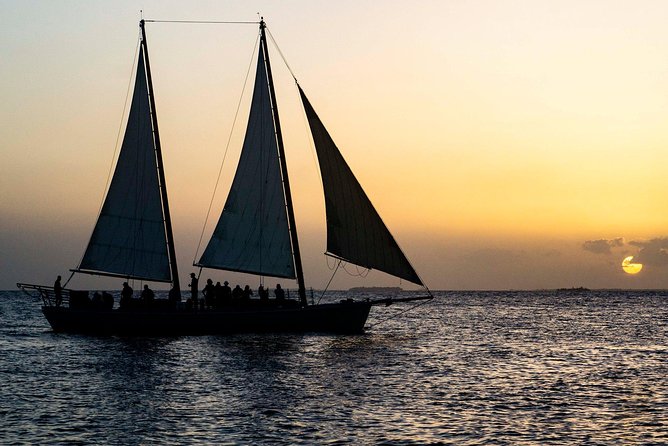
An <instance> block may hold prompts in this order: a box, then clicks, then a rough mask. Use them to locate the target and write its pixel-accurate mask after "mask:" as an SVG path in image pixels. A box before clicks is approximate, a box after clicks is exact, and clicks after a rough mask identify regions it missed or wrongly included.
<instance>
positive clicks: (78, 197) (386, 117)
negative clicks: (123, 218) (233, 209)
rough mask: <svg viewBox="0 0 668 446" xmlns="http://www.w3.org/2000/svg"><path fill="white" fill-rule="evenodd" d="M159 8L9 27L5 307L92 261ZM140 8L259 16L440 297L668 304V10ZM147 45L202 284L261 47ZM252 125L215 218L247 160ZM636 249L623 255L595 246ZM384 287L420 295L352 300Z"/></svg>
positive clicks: (302, 202)
mask: <svg viewBox="0 0 668 446" xmlns="http://www.w3.org/2000/svg"><path fill="white" fill-rule="evenodd" d="M138 7H139V6H137V4H136V3H135V2H130V1H127V2H124V1H121V2H115V3H114V5H113V7H111V8H110V7H109V5H108V4H106V3H104V2H84V1H72V2H66V3H60V2H49V1H36V2H29V3H28V2H2V3H0V25H1V26H0V34H1V37H0V41H2V42H3V44H2V45H1V46H0V61H2V62H0V63H1V64H2V71H3V78H2V81H1V83H0V92H1V93H2V98H3V100H2V101H1V102H0V215H2V217H3V218H2V221H1V222H0V250H1V251H0V254H1V258H2V260H1V261H2V264H1V265H0V270H1V271H0V288H11V287H13V286H14V283H15V282H17V281H28V282H30V281H39V280H41V281H46V282H47V283H48V282H51V281H52V280H53V279H52V277H54V276H55V275H57V274H64V273H65V272H66V271H67V269H69V268H73V267H75V266H76V265H77V263H78V260H79V259H80V256H81V254H82V253H83V250H84V248H85V243H86V241H87V238H88V236H89V235H90V232H91V231H92V225H93V224H94V222H95V218H96V215H97V211H98V209H99V206H100V202H101V199H102V194H103V191H104V184H105V180H106V177H107V173H108V171H109V166H110V164H111V163H112V157H113V154H114V148H115V142H116V137H117V133H118V131H119V128H120V127H121V122H122V118H123V117H122V113H123V106H124V101H125V94H126V90H127V87H128V82H129V81H130V80H131V72H132V64H133V58H134V51H135V47H136V44H137V37H138V26H137V22H138V18H139V17H138V10H137V8H138ZM142 7H143V9H144V14H145V16H146V17H147V18H165V19H181V20H183V19H209V20H256V19H257V16H256V14H255V13H256V12H257V11H261V12H262V14H263V15H264V16H265V19H266V20H267V22H268V25H269V29H270V31H271V33H272V34H273V36H274V37H275V38H276V40H277V42H278V44H279V45H280V47H281V50H282V52H283V53H284V55H285V56H286V58H287V60H288V62H289V64H290V67H291V68H292V70H293V71H294V72H295V74H296V76H297V78H298V79H299V81H300V84H301V85H302V87H303V88H304V90H305V91H306V94H307V95H308V96H309V98H310V99H311V101H312V103H313V105H314V107H315V108H316V110H317V111H318V113H319V115H320V117H321V118H322V120H323V122H324V123H325V125H326V126H327V128H328V129H329V131H330V133H331V134H332V136H333V138H334V140H335V141H336V142H337V144H338V146H339V147H340V149H341V151H342V153H343V155H344V157H345V158H346V159H347V161H348V163H349V164H350V165H351V167H352V169H353V171H354V172H355V173H356V174H357V176H358V178H359V180H360V182H361V183H362V185H363V186H364V187H365V189H366V191H367V194H368V195H369V196H370V198H371V200H372V201H373V203H374V204H375V205H376V207H377V208H378V210H379V212H380V214H381V215H382V217H383V219H384V220H385V222H386V224H387V225H388V227H389V228H390V230H392V231H393V233H394V234H395V237H396V238H397V241H398V242H399V244H400V245H401V246H402V247H403V248H404V250H405V251H406V253H407V255H408V257H409V258H410V259H411V261H412V263H413V264H414V266H415V267H416V269H417V270H418V272H420V273H421V275H422V276H423V278H424V279H425V281H426V282H427V284H428V285H429V286H430V287H432V288H435V289H439V288H469V289H475V288H504V289H505V288H541V287H561V286H564V287H570V286H589V287H632V288H643V287H649V288H655V287H666V286H668V275H666V274H665V273H666V272H667V271H666V266H668V261H664V257H663V255H664V254H665V253H666V252H668V251H663V250H668V242H666V243H664V242H663V241H662V240H663V237H668V234H667V232H668V230H667V229H668V228H667V225H666V222H667V221H668V204H667V203H668V202H667V201H666V200H665V198H664V193H665V192H664V191H665V190H666V189H667V186H668V184H666V179H665V173H664V171H665V169H666V167H665V166H668V150H666V146H667V143H668V132H666V130H665V128H666V126H665V122H666V118H668V95H666V94H665V92H666V89H667V86H668V58H666V54H668V35H667V34H666V33H665V22H666V18H667V16H668V4H666V3H664V2H660V1H644V2H643V1H641V2H634V3H631V2H615V1H612V2H611V1H605V2H604V1H577V2H576V1H566V2H551V1H509V2H495V1H466V2H465V1H453V2H438V1H434V2H427V1H417V2H410V3H409V2H359V1H344V2H329V3H328V2H306V1H287V2H280V3H277V2H244V3H240V4H238V5H228V4H224V5H223V4H220V3H219V2H198V3H197V4H195V5H194V6H193V5H189V6H188V7H187V8H184V7H182V6H181V5H179V4H177V3H169V2H167V3H165V2H154V1H150V2H144V3H143V4H142ZM147 32H148V41H149V47H150V50H151V63H152V67H153V76H154V83H155V90H156V100H157V111H158V117H159V120H160V129H161V136H162V145H163V149H164V156H165V163H166V171H167V174H168V188H169V191H170V195H171V205H172V209H173V215H174V227H175V232H176V238H177V249H178V251H179V253H180V254H179V257H180V260H181V265H182V266H181V269H182V274H181V275H182V276H183V277H185V276H186V274H187V272H189V271H190V266H189V265H190V264H191V262H192V259H193V257H194V255H195V250H196V245H197V241H198V239H199V235H200V232H201V230H202V225H203V223H204V216H205V214H206V209H207V206H208V203H209V200H210V199H211V193H212V190H213V185H214V183H215V177H216V175H217V172H218V167H219V165H220V161H221V159H222V154H223V152H224V149H225V144H226V141H227V138H228V136H229V135H230V129H231V125H232V118H233V116H234V112H235V109H236V105H237V101H238V99H239V94H240V89H241V86H242V85H243V79H244V76H245V74H246V69H247V67H248V64H249V63H250V60H251V52H252V50H253V45H254V42H255V36H256V28H255V27H253V26H220V25H217V26H213V25H197V26H195V25H168V24H148V25H147ZM273 57H274V67H275V68H274V70H275V72H276V78H277V79H276V83H277V89H278V100H279V105H280V107H281V116H282V118H283V123H284V124H283V125H284V132H285V141H286V150H287V156H288V164H289V169H290V172H291V175H292V183H293V186H294V192H293V194H294V197H295V203H296V206H297V209H298V210H297V223H298V225H299V229H300V233H301V238H302V239H303V240H304V242H303V244H304V248H303V250H304V251H305V257H306V258H307V259H309V262H308V264H307V268H306V273H307V280H309V278H310V279H311V280H310V286H313V287H315V288H319V287H322V286H323V285H324V284H325V283H326V282H327V280H328V279H329V270H328V269H327V262H326V260H325V259H324V257H323V256H322V252H323V251H324V233H323V231H324V228H323V225H324V204H323V203H322V198H321V192H320V185H319V178H318V174H317V172H315V171H314V168H315V164H316V162H315V158H314V156H315V155H314V153H313V149H312V146H311V143H310V140H309V139H308V138H309V137H308V134H307V133H306V124H305V118H304V116H303V113H302V112H301V110H300V109H299V102H298V96H297V94H296V90H295V88H294V84H293V83H292V82H291V81H290V77H289V73H288V72H287V70H286V69H285V66H284V65H283V64H282V63H281V62H280V58H279V56H278V55H277V54H276V52H274V55H273ZM244 104H246V105H245V108H244V106H242V111H243V110H244V109H247V102H244ZM240 119H241V121H240V123H238V124H237V127H236V128H235V132H234V134H233V138H232V144H231V147H230V152H229V154H228V159H227V161H226V164H225V167H224V173H223V180H222V183H221V190H220V191H219V193H218V195H217V196H216V200H215V203H214V212H218V211H219V210H220V208H221V206H222V203H223V201H224V199H225V195H226V193H227V187H228V186H229V183H230V181H231V175H232V174H233V171H234V164H235V162H236V159H237V158H238V155H239V146H240V139H241V138H242V136H243V129H244V125H245V118H244V117H242V118H240ZM216 218H217V215H215V216H214V217H212V220H211V222H210V223H211V224H213V223H215V220H216ZM211 229H212V227H211V226H209V227H208V229H207V231H208V232H210V231H211ZM208 232H207V234H208ZM617 238H623V239H624V240H623V242H620V243H613V242H610V243H609V244H608V245H605V243H603V242H601V243H599V244H598V245H596V244H593V245H592V244H589V245H585V242H586V241H596V240H599V241H602V240H603V241H612V240H615V239H617ZM652 240H654V241H653V242H652ZM606 243H607V242H606ZM664 244H665V245H666V246H664ZM605 246H607V248H606V247H605ZM585 247H586V248H587V249H585ZM627 255H636V256H639V257H638V259H641V258H643V257H644V258H645V259H646V262H648V263H647V264H646V266H645V268H644V269H643V271H642V272H641V273H639V274H638V275H636V276H632V277H631V276H628V275H625V274H624V273H623V272H622V270H621V266H620V265H621V261H622V259H623V258H624V257H625V256H627ZM206 274H207V273H205V275H206ZM211 275H212V276H215V277H221V278H222V277H226V276H225V273H219V272H211ZM81 280H82V282H81V283H83V284H88V283H90V278H82V279H81ZM238 280H240V281H242V280H251V279H248V278H245V277H241V278H239V279H238ZM371 282H374V283H371ZM106 283H111V285H110V286H115V282H106ZM374 284H383V285H397V284H399V281H398V280H396V279H393V278H388V277H386V276H384V275H382V274H372V275H371V276H370V277H369V278H367V280H365V281H362V280H361V279H359V278H355V277H351V276H349V275H346V274H343V275H341V276H340V277H337V279H336V280H335V282H334V285H335V286H336V287H339V288H346V287H348V286H352V285H369V286H370V285H374ZM401 285H402V286H406V284H401Z"/></svg>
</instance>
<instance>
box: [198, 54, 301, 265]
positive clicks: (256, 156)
mask: <svg viewBox="0 0 668 446" xmlns="http://www.w3.org/2000/svg"><path fill="white" fill-rule="evenodd" d="M285 206H286V204H285V196H284V192H283V184H282V178H281V171H280V165H279V159H278V148H277V142H276V131H275V128H274V120H273V115H272V107H271V99H270V93H269V86H268V79H267V71H266V67H265V63H264V58H263V48H261V49H260V51H259V52H258V61H257V70H256V74H255V87H254V91H253V99H252V102H251V109H250V116H249V118H248V126H247V128H246V136H245V139H244V144H243V147H242V151H241V157H240V159H239V165H238V167H237V171H236V174H235V176H234V180H233V182H232V187H231V189H230V192H229V195H228V197H227V201H226V202H225V207H224V208H223V212H222V214H221V216H220V219H219V220H218V224H217V225H216V228H215V229H214V231H213V235H212V237H211V240H210V241H209V244H208V245H207V247H206V249H205V250H204V253H203V254H202V257H201V258H200V260H199V262H198V263H197V265H198V266H204V267H208V268H217V269H224V270H229V271H241V272H246V273H251V274H262V275H267V276H274V277H286V278H295V267H294V260H293V257H292V249H291V243H290V233H289V229H288V219H287V214H286V207H285Z"/></svg>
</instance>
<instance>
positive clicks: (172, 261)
mask: <svg viewBox="0 0 668 446" xmlns="http://www.w3.org/2000/svg"><path fill="white" fill-rule="evenodd" d="M139 27H140V28H141V44H142V46H143V47H144V59H145V63H146V80H147V81H148V97H149V103H150V104H151V121H152V123H153V137H154V140H155V158H156V160H157V165H158V179H159V181H160V196H161V197H162V213H163V217H164V218H165V233H166V235H167V250H168V253H169V267H170V269H171V271H172V287H173V288H174V290H175V292H176V293H177V295H178V297H179V299H181V286H180V283H179V270H178V268H177V266H176V249H175V248H174V233H173V232H172V217H171V215H170V213H169V201H168V200H167V183H165V170H164V167H163V164H162V148H161V146H160V132H159V131H158V115H157V113H156V111H155V96H154V94H153V80H152V79H151V64H150V63H149V61H148V44H147V43H146V30H145V29H144V20H143V19H142V20H141V21H140V22H139Z"/></svg>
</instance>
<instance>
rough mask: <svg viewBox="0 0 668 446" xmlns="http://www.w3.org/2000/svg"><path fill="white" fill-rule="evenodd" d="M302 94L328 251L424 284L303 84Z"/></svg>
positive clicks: (300, 90) (354, 261)
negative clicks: (322, 193)
mask: <svg viewBox="0 0 668 446" xmlns="http://www.w3.org/2000/svg"><path fill="white" fill-rule="evenodd" d="M299 94H300V95H301V98H302V103H303V104H304V110H305V111H306V116H307V118H308V122H309V126H310V127H311V134H312V135H313V141H314V143H315V149H316V152H317V154H318V162H319V164H320V172H321V174H322V183H323V188H324V191H325V211H326V213H327V252H329V253H330V254H333V255H335V256H337V257H340V258H341V259H343V260H346V261H348V262H351V263H354V264H356V265H360V266H363V267H365V268H370V269H377V270H380V271H383V272H386V273H388V274H391V275H393V276H396V277H400V278H402V279H405V280H408V281H409V282H413V283H416V284H418V285H422V281H421V280H420V278H419V277H418V275H417V274H416V272H415V270H414V269H413V267H412V266H411V264H410V263H409V262H408V259H407V258H406V256H405V255H404V253H403V252H402V251H401V249H400V248H399V245H397V242H396V241H395V240H394V237H392V234H390V231H389V230H388V229H387V227H386V226H385V223H383V221H382V219H381V218H380V216H379V215H378V212H377V211H376V209H375V208H374V207H373V205H372V204H371V201H370V200H369V198H368V197H367V195H366V193H364V190H363V189H362V186H361V185H360V184H359V182H358V181H357V179H356V178H355V175H353V172H352V171H351V170H350V167H349V166H348V164H347V163H346V161H345V160H344V159H343V156H342V155H341V153H340V152H339V149H338V148H337V147H336V144H334V141H333V140H332V138H331V137H330V135H329V133H328V132H327V129H325V126H324V125H323V124H322V122H321V121H320V119H319V118H318V115H317V114H316V112H315V111H314V110H313V107H312V106H311V104H310V102H309V101H308V99H307V98H306V95H305V94H304V91H303V90H302V89H301V87H299Z"/></svg>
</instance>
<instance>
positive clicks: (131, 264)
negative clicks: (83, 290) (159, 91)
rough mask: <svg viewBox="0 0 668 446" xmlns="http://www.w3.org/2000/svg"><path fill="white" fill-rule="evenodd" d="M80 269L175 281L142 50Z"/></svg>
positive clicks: (145, 278)
mask: <svg viewBox="0 0 668 446" xmlns="http://www.w3.org/2000/svg"><path fill="white" fill-rule="evenodd" d="M78 270H79V271H82V272H93V273H95V272H98V273H108V274H112V275H118V276H123V277H131V278H137V279H144V280H154V281H163V282H169V281H171V273H170V268H169V257H168V254H167V242H166V235H165V226H164V221H163V215H162V204H161V199H160V190H159V185H158V173H157V163H156V155H155V147H154V141H153V132H152V125H151V112H150V108H149V98H148V87H147V83H146V72H145V69H144V57H143V50H142V49H140V51H139V61H138V63H137V75H136V79H135V87H134V92H133V96H132V104H131V106H130V113H129V115H128V122H127V127H126V129H125V136H124V138H123V144H122V146H121V151H120V154H119V157H118V162H117V163H116V170H115V171H114V176H113V178H112V180H111V185H110V186H109V191H108V192H107V196H106V198H105V201H104V204H103V206H102V211H101V212H100V216H99V218H98V221H97V224H96V225H95V229H94V230H93V235H92V237H91V239H90V242H89V243H88V247H87V248H86V252H85V254H84V256H83V259H82V261H81V264H80V265H79V268H78Z"/></svg>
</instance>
